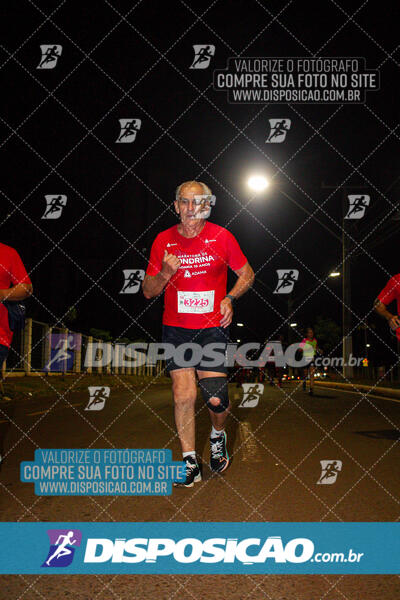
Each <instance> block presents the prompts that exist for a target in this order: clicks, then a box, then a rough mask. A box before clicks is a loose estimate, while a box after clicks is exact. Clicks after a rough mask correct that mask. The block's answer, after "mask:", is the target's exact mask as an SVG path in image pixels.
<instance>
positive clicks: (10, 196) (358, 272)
mask: <svg viewBox="0 0 400 600" xmlns="http://www.w3.org/2000/svg"><path fill="white" fill-rule="evenodd" d="M57 4H58V3H57V2H35V3H33V2H28V1H27V2H25V1H21V2H18V3H16V2H11V1H8V2H3V3H2V6H1V23H2V29H3V32H2V40H3V41H2V43H1V58H0V60H1V64H2V68H1V74H2V86H1V89H2V94H1V98H0V104H1V122H0V135H1V138H2V143H1V153H2V164H3V166H6V168H5V169H4V171H3V177H2V203H1V214H0V218H1V241H2V242H3V243H6V244H10V245H11V246H14V247H15V248H17V250H18V251H19V253H20V254H21V256H22V258H23V260H24V262H25V264H26V266H27V268H28V270H29V272H30V273H31V278H32V281H33V284H34V288H35V297H34V298H32V299H31V300H30V301H29V312H30V314H31V316H33V317H34V318H36V319H39V320H41V321H46V322H51V323H54V324H55V323H56V322H59V323H61V322H62V321H63V316H64V314H65V311H66V310H67V308H68V307H69V306H71V305H76V307H77V311H78V320H77V322H76V324H75V325H74V328H75V329H77V330H80V331H83V332H86V333H87V332H88V331H89V329H90V328H91V327H97V328H101V329H106V330H110V331H112V333H113V335H114V336H121V335H123V336H128V337H130V338H131V339H136V338H139V337H141V338H147V339H150V337H151V336H154V337H157V336H158V335H159V332H160V322H161V308H162V300H161V299H158V300H157V301H155V302H154V303H152V304H151V305H150V304H149V303H148V302H147V301H146V300H145V299H144V298H143V297H142V295H141V293H138V294H135V295H120V294H119V291H120V289H121V287H122V283H123V276H122V269H128V268H138V269H139V268H145V264H146V259H147V258H148V253H149V249H150V246H151V243H152V240H153V239H154V237H155V235H156V234H157V233H158V232H159V231H161V230H163V229H166V228H167V227H169V226H171V225H172V224H174V223H175V222H176V219H175V217H174V214H173V213H172V211H171V208H172V204H171V203H172V200H173V198H174V191H175V188H176V186H177V185H178V184H179V183H181V182H182V181H185V180H190V179H200V180H202V181H205V182H206V183H208V184H209V185H210V187H211V188H212V190H213V192H214V193H215V194H216V196H217V205H216V207H215V209H213V213H212V218H211V220H213V221H215V222H216V223H218V224H220V225H223V226H224V225H226V224H227V223H228V222H229V229H230V230H231V231H232V233H234V235H235V236H236V237H237V238H238V240H239V242H240V244H241V246H242V248H243V250H244V252H245V254H246V255H247V257H248V259H249V261H250V263H251V265H252V266H253V268H254V270H255V271H256V272H257V281H256V284H255V287H254V290H253V291H251V292H249V293H248V295H247V296H246V298H245V299H242V300H241V301H240V302H239V303H238V305H237V318H236V320H239V321H244V322H245V323H246V324H248V325H249V328H250V329H248V330H246V332H244V331H241V337H242V338H243V337H244V336H247V337H248V338H250V337H251V336H252V333H251V329H252V330H255V331H256V332H257V333H258V334H259V335H260V337H262V338H267V337H269V336H271V335H276V333H277V332H278V331H279V330H281V329H284V328H283V327H282V322H283V320H284V319H285V318H286V316H287V298H283V299H282V297H277V296H276V295H273V294H272V293H271V291H270V290H272V289H273V288H274V287H275V285H276V269H278V268H296V269H299V271H300V277H299V281H298V283H297V284H296V288H295V291H296V293H297V294H299V295H300V296H301V295H302V294H303V293H304V292H305V291H306V290H307V289H309V288H311V287H312V286H315V287H316V286H318V284H319V280H320V279H321V278H324V277H325V276H326V275H327V273H328V272H329V271H330V270H331V269H332V268H333V267H336V266H338V265H339V263H340V261H341V243H340V240H338V239H337V238H336V237H335V236H334V235H333V234H332V233H331V232H329V231H327V230H326V229H325V228H324V227H323V226H322V225H321V224H320V223H319V222H318V221H321V222H322V223H323V224H325V225H326V226H327V227H329V229H331V230H332V232H333V233H334V234H336V236H339V237H340V235H341V210H342V209H341V202H342V200H341V197H342V190H341V189H339V190H338V191H337V192H333V191H332V190H331V189H326V188H324V187H322V186H323V184H327V185H335V186H338V187H339V188H341V187H342V186H343V185H344V184H347V185H350V186H351V185H358V186H360V185H361V186H365V187H364V188H362V190H361V191H362V192H364V193H368V194H369V195H370V196H371V205H370V207H369V209H368V211H367V213H366V216H365V218H364V219H363V220H362V221H360V222H359V223H357V224H356V225H352V228H351V235H352V237H353V238H354V239H355V240H356V241H357V242H358V243H361V245H360V250H359V252H358V253H357V256H356V257H355V258H354V260H353V261H352V310H353V311H354V313H355V316H354V322H356V321H357V320H358V319H361V318H363V317H364V316H365V315H366V314H368V313H370V310H371V305H372V301H373V299H374V298H375V296H376V295H377V293H378V292H379V291H380V290H381V289H382V287H383V286H384V284H385V283H386V281H387V280H388V279H389V277H390V276H391V275H393V274H395V273H397V272H399V271H400V268H399V265H398V251H397V243H398V233H397V223H399V222H400V221H399V222H397V223H396V222H395V221H393V220H391V217H392V215H393V213H392V214H389V211H390V210H391V209H392V207H393V204H396V203H397V202H398V191H399V189H400V185H399V184H397V183H396V180H397V177H398V175H399V173H398V148H399V136H400V130H399V129H396V127H397V125H398V106H399V83H398V82H399V67H400V51H399V50H398V48H397V46H398V44H399V42H400V40H399V36H398V26H397V23H396V19H395V18H394V17H393V18H392V17H391V10H393V11H394V10H395V7H396V4H395V3H394V2H393V3H385V9H384V10H382V3H381V2H379V3H378V2H377V0H370V1H369V2H368V3H367V4H366V5H365V6H364V7H362V8H361V9H360V10H359V11H358V12H357V13H356V14H355V16H354V20H355V21H356V23H355V22H353V21H352V19H351V18H350V15H352V14H353V13H354V12H355V11H357V9H358V8H359V7H360V5H361V2H360V1H358V2H352V1H348V0H347V1H346V2H344V1H343V0H340V2H339V3H336V1H335V2H332V1H330V0H326V1H325V2H322V3H319V8H315V3H313V2H307V1H302V2H299V1H298V0H297V1H293V2H291V3H288V4H287V3H286V2H277V1H275V2H264V3H262V2H259V1H258V0H257V1H246V2H241V1H229V2H228V1H226V0H218V1H217V2H215V3H214V4H213V5H212V6H211V7H210V8H209V6H210V5H209V3H204V2H190V3H189V2H188V3H186V2H174V1H173V2H165V3H159V2H152V1H148V0H147V1H144V2H141V3H138V5H137V6H136V8H134V6H135V3H133V2H126V1H125V2H121V1H119V2H117V1H116V0H110V1H108V0H107V1H106V2H100V1H99V2H95V3H94V2H90V3H84V2H82V3H80V4H78V3H76V2H71V1H67V2H65V3H64V4H63V5H62V6H60V8H58V9H57ZM339 5H340V6H341V7H342V9H340V7H339ZM53 12H54V14H53V15H52V16H50V17H49V15H51V13H53ZM125 15H127V16H126V20H125V19H123V18H122V17H123V16H125ZM277 15H278V16H277ZM276 16H277V17H276ZM46 17H49V18H48V19H47V21H46V22H45V19H46ZM275 17H276V18H275ZM110 31H111V32H110ZM45 43H54V44H61V45H62V47H63V50H62V56H61V59H60V60H59V63H58V65H57V67H56V68H55V69H52V70H37V68H36V67H37V64H38V62H39V58H40V50H39V46H40V44H45ZM198 43H209V44H214V45H215V47H216V53H215V57H214V58H213V59H212V64H211V66H210V67H209V68H208V69H204V70H190V69H189V65H190V63H191V61H192V58H193V50H192V46H193V44H198ZM10 55H12V56H11V57H10ZM163 55H164V56H163ZM235 55H242V56H271V57H275V56H293V57H300V56H312V55H316V56H324V57H334V56H343V57H347V56H349V57H350V56H359V57H365V59H366V65H367V68H368V69H379V71H380V78H381V89H380V90H379V91H375V92H367V96H366V103H365V105H362V104H358V105H344V106H341V105H318V104H313V105H312V104H309V105H302V104H295V105H277V104H269V105H232V104H228V102H227V98H226V95H225V93H222V92H217V91H214V90H213V87H212V72H213V70H214V69H224V68H225V67H226V63H227V59H228V58H229V57H230V56H235ZM390 55H391V56H390ZM130 117H135V118H139V119H141V121H142V127H141V130H140V131H139V133H138V135H137V139H136V140H135V142H134V143H132V144H115V140H116V139H117V136H118V133H119V125H118V119H119V118H130ZM274 117H279V118H281V117H282V118H289V119H291V121H292V125H291V130H290V135H288V136H287V139H286V140H285V142H284V143H282V144H265V139H266V134H267V132H268V119H269V118H274ZM316 130H320V131H319V132H317V133H316ZM289 159H290V160H289ZM287 161H288V162H287ZM285 163H287V164H285ZM256 171H263V172H264V173H266V174H269V175H270V176H271V177H273V178H274V179H273V181H274V183H273V186H271V188H270V189H269V190H268V191H267V192H266V193H264V194H263V195H262V196H260V197H257V198H255V199H254V200H253V201H251V202H250V204H249V205H248V206H247V208H246V209H243V205H245V204H246V203H247V202H248V200H249V198H250V195H249V191H248V190H247V189H246V186H245V185H244V182H245V179H246V177H247V175H249V174H250V173H252V172H256ZM358 191H360V190H358ZM356 193H357V192H356ZM45 194H66V195H67V206H66V208H65V209H64V213H63V215H62V218H60V219H57V220H43V219H41V216H42V214H43V211H44V195H45ZM286 195H288V196H290V197H291V198H292V200H290V199H288V197H287V196H286ZM329 195H331V197H330V198H329V199H328V200H327V198H328V196H329ZM296 203H297V205H296ZM298 205H300V206H301V207H304V208H305V209H306V210H307V211H309V212H311V213H312V215H311V217H309V216H308V215H307V214H306V213H305V212H303V210H301V208H299V206H298ZM318 208H320V209H319V210H317V209H318ZM238 213H239V214H238ZM315 217H316V218H317V219H318V221H317V220H316V218H315ZM389 233H390V236H389V235H388V234H389ZM295 295H296V294H295ZM298 305H299V303H297V302H296V301H295V304H294V306H295V310H296V311H297V312H296V314H295V317H294V318H295V320H296V321H297V322H298V323H299V325H301V326H303V325H305V324H306V323H310V322H313V321H314V320H315V318H316V316H317V315H324V316H329V317H331V318H333V319H334V320H335V321H337V322H338V323H340V321H341V283H340V281H339V280H335V281H333V280H330V281H329V282H328V283H327V284H326V286H322V287H320V289H319V290H318V291H317V292H316V293H314V294H313V295H312V296H311V297H310V298H309V299H308V300H306V301H305V302H304V303H303V304H302V305H301V306H298ZM368 322H369V323H372V324H376V327H377V329H376V330H374V331H375V332H377V333H378V334H379V335H380V336H382V337H383V338H384V339H385V340H386V341H387V343H390V344H392V340H388V339H387V338H388V335H387V327H386V325H385V324H384V323H380V322H379V321H378V320H377V319H376V318H375V317H374V316H373V315H371V314H369V316H368ZM369 335H370V336H371V338H373V339H374V345H375V347H376V348H377V352H378V353H379V352H380V353H384V352H385V346H384V344H383V343H382V342H380V341H379V340H378V339H377V338H376V335H375V333H374V332H371V333H370V334H369ZM234 337H236V334H234ZM357 343H359V342H358V337H357V336H356V344H357ZM371 343H372V341H371ZM382 355H383V354H382Z"/></svg>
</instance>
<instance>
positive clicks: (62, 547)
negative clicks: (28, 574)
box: [42, 529, 82, 568]
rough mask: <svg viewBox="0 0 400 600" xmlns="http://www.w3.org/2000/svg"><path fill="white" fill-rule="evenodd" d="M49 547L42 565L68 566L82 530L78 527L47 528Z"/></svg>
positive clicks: (79, 542)
mask: <svg viewBox="0 0 400 600" xmlns="http://www.w3.org/2000/svg"><path fill="white" fill-rule="evenodd" d="M47 535H48V536H49V540H50V548H49V551H48V554H47V557H46V560H45V561H44V563H43V564H42V567H55V568H59V567H68V566H69V565H70V564H71V563H72V561H73V559H74V554H75V549H76V547H77V546H80V545H81V541H82V532H81V531H80V530H79V529H48V530H47Z"/></svg>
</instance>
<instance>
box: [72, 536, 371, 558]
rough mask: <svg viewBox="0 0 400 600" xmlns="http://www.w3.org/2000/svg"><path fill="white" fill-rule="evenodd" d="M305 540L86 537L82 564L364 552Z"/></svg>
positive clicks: (344, 555)
mask: <svg viewBox="0 0 400 600" xmlns="http://www.w3.org/2000/svg"><path fill="white" fill-rule="evenodd" d="M314 550H315V548H314V543H313V542H312V540H310V539H308V538H293V539H291V540H289V541H288V542H287V543H286V544H284V543H283V541H282V538H281V536H269V537H268V538H266V539H262V538H244V539H242V540H239V539H238V538H208V539H205V540H200V539H198V538H189V537H188V538H182V539H180V540H174V539H171V538H131V539H126V538H116V539H114V540H112V539H105V538H89V539H88V540H87V543H86V550H85V556H84V562H85V563H106V562H110V561H111V562H112V563H141V562H146V563H157V562H158V561H159V559H161V561H162V560H163V559H165V558H166V557H170V558H172V559H173V560H174V561H175V562H177V563H184V564H188V563H196V562H200V563H235V562H239V563H242V564H243V565H253V564H256V563H265V562H266V561H267V560H269V559H270V560H272V561H274V562H275V563H305V562H308V561H311V562H314V561H315V562H324V563H326V562H359V561H360V559H361V557H362V556H363V553H356V552H354V551H353V550H352V549H350V550H349V551H348V552H346V553H345V552H334V553H329V552H325V553H321V552H318V553H315V554H314Z"/></svg>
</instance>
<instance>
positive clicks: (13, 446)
mask: <svg viewBox="0 0 400 600" xmlns="http://www.w3.org/2000/svg"><path fill="white" fill-rule="evenodd" d="M145 387H147V389H144V390H143V389H142V388H139V387H136V388H132V389H127V388H124V389H121V387H120V388H118V390H114V391H113V388H111V394H110V398H109V399H108V400H107V401H106V404H105V407H104V409H103V410H101V411H85V410H84V408H85V406H86V405H87V402H88V394H87V393H83V392H76V393H74V392H69V393H67V394H65V396H64V397H63V398H60V397H58V396H57V395H56V394H54V396H53V397H48V398H45V399H40V400H39V399H35V398H33V399H32V398H27V399H26V400H22V401H18V402H9V403H6V404H1V405H0V408H1V412H0V432H1V439H2V447H3V448H2V455H3V456H4V461H3V463H2V465H1V471H0V487H1V494H0V510H1V519H2V520H3V521H397V520H398V519H399V514H400V510H399V506H400V494H399V487H400V486H399V477H398V464H399V459H400V449H399V443H398V442H399V437H400V433H399V430H400V403H399V402H395V401H390V400H384V399H378V398H374V399H368V398H365V397H364V398H363V397H362V396H360V395H357V394H350V393H345V392H339V391H336V390H328V389H326V388H324V389H322V388H320V389H316V393H315V395H314V396H313V397H310V396H308V395H307V394H305V393H304V392H302V391H301V390H296V389H295V387H294V385H293V384H286V387H284V388H283V389H278V388H276V387H273V388H272V387H270V386H266V387H265V390H264V394H263V396H262V397H261V398H260V400H259V403H258V405H257V406H256V407H254V408H242V407H239V404H240V402H241V400H242V391H241V390H240V389H237V388H236V387H235V386H234V385H232V386H231V387H230V396H231V400H232V404H233V408H232V417H231V418H230V421H229V425H228V428H227V433H228V445H229V450H230V454H231V456H232V464H231V466H230V468H229V470H228V471H227V472H226V473H225V474H224V475H223V476H214V475H211V473H210V471H209V468H208V466H207V463H208V457H209V447H208V436H209V429H210V424H209V419H208V414H207V412H206V410H205V409H204V408H203V406H202V402H201V400H200V399H199V400H198V404H197V410H198V415H197V419H196V424H197V442H196V444H197V451H198V453H200V454H201V456H202V458H203V481H202V482H201V483H199V484H196V485H195V487H194V488H191V489H185V488H183V489H174V491H173V494H172V496H167V497H95V498H88V497H68V498H65V497H38V496H35V494H34V491H33V484H30V483H22V482H20V481H19V464H20V462H21V461H23V460H33V453H34V450H35V449H36V448H39V447H40V448H88V447H90V448H113V447H114V448H170V449H172V452H173V456H174V459H175V460H180V451H179V444H178V440H177V437H176V434H175V428H174V422H173V410H172V400H171V391H170V388H169V386H167V385H164V386H155V385H148V384H146V386H145ZM50 407H52V408H51V410H49V409H50ZM323 460H329V461H341V463H342V468H341V471H340V472H338V474H337V479H336V481H335V483H332V484H330V485H321V484H317V481H318V480H319V479H320V477H321V464H320V461H323ZM337 464H339V463H337ZM0 583H1V588H2V590H3V592H0V597H2V593H4V594H5V595H4V598H10V599H11V598H15V599H17V598H21V597H23V598H29V599H30V598H36V597H40V595H42V596H44V597H45V598H50V597H54V595H55V594H56V595H57V596H58V597H61V596H62V597H64V596H70V597H73V598H77V599H82V600H83V599H86V598H88V599H89V598H90V599H93V598H98V599H99V600H102V599H103V598H104V599H106V598H115V599H118V598H120V599H121V600H122V599H123V600H125V599H128V598H129V599H131V598H144V599H145V598H157V599H158V598H166V599H167V598H171V599H172V598H194V599H196V600H202V599H203V598H204V600H206V599H207V600H213V599H214V598H215V599H217V598H218V599H220V598H221V597H223V598H232V599H236V598H237V599H239V598H240V599H245V598H246V599H249V600H253V599H254V600H255V599H260V598H261V599H264V598H265V599H269V600H317V599H320V598H321V599H322V598H324V599H327V600H369V599H371V600H372V599H373V600H376V598H379V599H380V600H386V598H387V599H388V600H389V599H393V598H395V597H399V596H400V578H399V577H398V576H389V575H387V576H378V575H374V576H351V575H346V576H337V575H336V576H333V575H330V576H321V575H318V576H310V575H307V576H306V575H304V576H297V575H296V576H295V575H285V576H283V575H279V576H278V575H275V576H272V575H268V576H247V575H229V576H228V575H227V576H204V575H202V576H176V575H168V576H166V575H162V576H161V575H158V576H148V575H147V576H134V575H131V576H121V575H118V576H101V577H97V576H56V577H54V576H53V577H48V576H47V577H46V576H16V575H12V576H11V575H10V576H2V577H1V578H0ZM28 586H31V587H30V588H29V589H27V588H28Z"/></svg>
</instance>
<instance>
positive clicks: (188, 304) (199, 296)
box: [178, 290, 215, 314]
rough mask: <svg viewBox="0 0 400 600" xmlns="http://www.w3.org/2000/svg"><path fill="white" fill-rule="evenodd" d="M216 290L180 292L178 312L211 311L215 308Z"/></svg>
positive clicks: (199, 312) (198, 312) (196, 312)
mask: <svg viewBox="0 0 400 600" xmlns="http://www.w3.org/2000/svg"><path fill="white" fill-rule="evenodd" d="M214 293H215V292H214V290H210V291H208V292H179V291H178V313H195V314H201V313H209V312H213V310H214Z"/></svg>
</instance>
